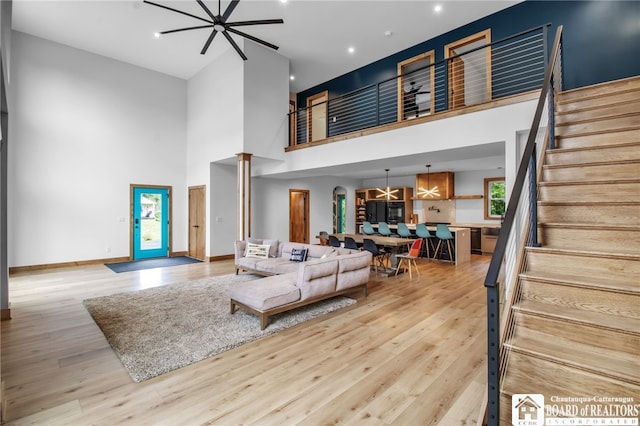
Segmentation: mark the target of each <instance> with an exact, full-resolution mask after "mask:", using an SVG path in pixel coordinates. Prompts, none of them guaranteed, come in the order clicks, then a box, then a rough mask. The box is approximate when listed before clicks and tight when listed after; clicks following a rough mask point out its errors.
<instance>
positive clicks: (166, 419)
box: [1, 255, 489, 425]
mask: <svg viewBox="0 0 640 426" xmlns="http://www.w3.org/2000/svg"><path fill="white" fill-rule="evenodd" d="M488 262H489V257H486V256H485V257H483V256H477V255H473V256H472V262H471V263H470V264H466V265H458V266H452V265H449V264H442V263H435V262H428V261H426V260H421V261H419V262H418V264H419V267H420V271H421V273H422V276H421V277H420V278H417V277H416V276H415V275H414V277H413V279H409V277H408V275H406V274H405V276H399V277H396V278H383V277H377V276H376V275H375V274H373V273H372V275H371V281H370V284H369V297H368V298H367V299H362V298H360V299H359V302H358V303H357V304H356V305H354V306H352V307H349V308H347V309H345V310H342V311H339V312H336V313H333V314H329V315H326V316H324V317H322V318H319V319H316V320H312V321H310V322H307V323H304V324H301V325H299V326H296V327H293V328H291V329H288V330H285V331H282V332H280V333H277V334H275V335H272V336H269V337H266V338H264V339H261V340H258V341H255V342H253V343H250V344H247V345H244V346H241V347H239V348H236V349H234V350H231V351H228V352H225V353H223V354H221V355H219V356H216V357H212V358H209V359H207V360H204V361H201V362H198V363H196V364H193V365H190V366H188V367H185V368H182V369H179V370H176V371H173V372H171V373H168V374H165V375H162V376H160V377H156V378H154V379H151V380H148V381H146V382H143V383H135V382H133V381H132V380H131V378H130V377H129V375H128V374H127V372H126V371H125V369H124V368H123V367H122V365H121V364H120V361H119V360H118V358H117V356H116V355H115V353H114V352H113V351H112V349H111V348H110V346H109V344H108V343H107V341H106V340H105V338H104V336H103V334H102V332H101V331H100V330H99V329H98V327H97V326H96V324H95V323H94V322H93V320H92V318H91V317H90V316H89V314H88V313H87V311H86V310H85V308H84V306H83V305H82V300H83V299H86V298H90V297H96V296H102V295H108V294H113V293H117V292H122V291H129V290H136V289H141V288H145V287H149V286H155V285H164V284H171V283H175V282H181V281H185V280H192V279H198V278H201V277H205V276H210V275H224V274H229V273H233V271H234V266H233V262H232V261H222V262H214V263H208V264H207V263H203V264H192V265H184V266H176V267H171V268H161V269H153V270H147V271H140V272H129V273H121V274H115V273H113V272H111V271H110V270H109V269H107V268H106V267H104V266H102V265H95V266H84V267H75V268H64V269H51V270H45V271H38V272H30V273H23V274H16V275H13V276H11V277H10V280H9V291H10V299H11V314H12V317H13V319H12V320H10V321H4V322H2V335H1V338H2V380H3V381H4V391H3V398H6V406H5V408H6V412H5V421H6V424H8V425H23V424H37V425H90V424H91V425H116V424H117V425H121V424H130V425H146V424H149V425H151V424H153V425H199V424H213V425H237V424H255V425H292V424H304V425H324V424H334V423H340V424H358V425H360V424H371V425H386V424H397V425H430V424H434V425H435V424H441V425H456V424H459V425H462V424H464V425H468V424H476V421H477V419H478V415H479V411H480V407H481V402H482V399H483V397H484V393H485V382H486V333H485V331H486V324H485V323H486V317H485V305H486V304H485V290H484V286H483V281H484V276H485V273H486V269H487V267H488ZM358 297H361V296H360V294H358Z"/></svg>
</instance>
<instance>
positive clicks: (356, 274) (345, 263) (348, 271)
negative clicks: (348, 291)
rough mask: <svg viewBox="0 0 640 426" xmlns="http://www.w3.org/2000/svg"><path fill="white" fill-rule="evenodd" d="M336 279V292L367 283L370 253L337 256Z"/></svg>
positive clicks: (369, 270) (369, 271)
mask: <svg viewBox="0 0 640 426" xmlns="http://www.w3.org/2000/svg"><path fill="white" fill-rule="evenodd" d="M337 259H338V277H337V282H336V290H338V291H339V290H344V289H345V288H350V287H355V286H358V285H361V284H365V283H367V282H369V274H370V273H371V269H370V265H371V253H370V252H368V251H362V252H360V253H354V254H348V255H342V256H338V258H337Z"/></svg>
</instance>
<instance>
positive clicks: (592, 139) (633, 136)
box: [556, 129, 640, 149]
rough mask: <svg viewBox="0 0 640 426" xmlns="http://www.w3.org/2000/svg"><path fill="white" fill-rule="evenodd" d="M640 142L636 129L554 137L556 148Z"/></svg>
mask: <svg viewBox="0 0 640 426" xmlns="http://www.w3.org/2000/svg"><path fill="white" fill-rule="evenodd" d="M628 143H640V135H639V134H638V129H633V130H623V131H619V132H611V133H603V134H599V133H597V134H594V135H583V136H574V137H570V136H569V137H563V138H558V137H557V138H556V146H557V147H558V148H565V149H568V148H586V147H593V146H605V145H616V144H628Z"/></svg>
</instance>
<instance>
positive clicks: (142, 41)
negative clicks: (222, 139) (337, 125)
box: [13, 0, 518, 92]
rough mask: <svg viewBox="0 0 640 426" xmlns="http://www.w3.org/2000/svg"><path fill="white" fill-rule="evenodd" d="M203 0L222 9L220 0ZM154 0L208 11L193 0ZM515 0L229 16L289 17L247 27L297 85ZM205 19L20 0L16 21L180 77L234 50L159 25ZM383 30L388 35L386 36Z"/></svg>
mask: <svg viewBox="0 0 640 426" xmlns="http://www.w3.org/2000/svg"><path fill="white" fill-rule="evenodd" d="M204 1H205V4H206V5H207V6H208V7H209V9H211V10H212V11H213V12H214V13H216V12H217V10H218V2H217V1H215V0H204ZM154 2H156V3H160V4H162V5H165V6H169V7H172V8H174V9H179V10H182V11H185V12H188V13H191V14H194V15H198V16H202V17H205V18H206V17H207V15H206V14H205V12H204V11H203V10H202V8H201V7H200V6H199V5H198V4H197V3H196V2H195V1H194V0H179V1H175V0H173V1H164V0H154ZM515 3H518V1H507V0H501V1H478V0H474V1H451V0H448V1H447V0H442V1H425V0H422V1H409V0H393V1H388V0H386V1H385V0H379V1H378V0H350V1H331V0H288V1H287V2H286V3H283V2H282V1H280V0H241V1H240V3H239V4H238V6H237V7H236V9H235V10H234V11H233V13H232V14H231V16H230V17H229V21H244V20H257V19H272V18H282V19H284V24H275V25H260V26H250V27H243V28H241V30H243V31H245V32H247V33H249V34H251V35H253V36H256V37H258V38H261V39H264V40H266V41H268V42H270V43H273V44H275V45H277V46H280V49H279V51H278V52H279V53H280V54H281V55H283V56H285V57H287V58H289V60H290V64H291V73H292V74H293V75H295V77H296V78H295V80H294V81H292V82H291V91H292V92H299V91H301V90H304V89H308V88H310V87H312V86H314V85H316V84H318V83H321V82H323V81H327V80H329V79H331V78H333V77H337V76H339V75H342V74H344V73H346V72H349V71H352V70H354V69H356V68H359V67H361V66H363V65H366V64H368V63H371V62H373V61H376V60H378V59H381V58H384V57H386V56H389V55H390V54H392V53H395V52H398V51H401V50H403V49H406V48H408V47H411V46H413V45H416V44H418V43H420V42H422V41H425V40H428V39H430V38H433V37H435V36H437V35H440V34H442V33H445V32H447V31H449V30H452V29H454V28H457V27H459V26H461V25H464V24H466V23H468V22H471V21H474V20H476V19H478V18H480V17H483V16H486V15H489V14H491V13H494V12H497V11H499V10H502V9H504V8H507V7H509V6H511V5H513V4H515ZM228 4H229V1H228V0H225V1H222V2H221V9H222V12H224V10H225V9H226V7H227V5H228ZM436 5H441V6H442V11H441V12H435V11H434V7H435V6H436ZM201 24H202V22H201V21H198V20H196V19H194V18H191V17H188V16H184V15H180V14H177V13H174V12H171V11H168V10H165V9H161V8H158V7H155V6H152V5H149V4H145V3H143V2H142V0H109V1H97V0H82V1H80V0H72V1H56V0H41V1H38V0H14V1H13V28H14V29H15V30H18V31H22V32H25V33H28V34H32V35H35V36H38V37H42V38H46V39H49V40H53V41H56V42H59V43H62V44H66V45H69V46H73V47H76V48H79V49H83V50H87V51H89V52H94V53H98V54H100V55H104V56H107V57H110V58H114V59H118V60H121V61H124V62H129V63H132V64H135V65H139V66H141V67H144V68H148V69H152V70H156V71H160V72H162V73H165V74H169V75H173V76H176V77H180V78H183V79H189V78H191V77H192V76H193V75H194V74H196V73H197V72H198V71H199V70H201V69H202V68H203V67H204V66H205V65H207V64H208V63H209V62H211V60H213V59H214V58H215V57H216V56H217V55H219V54H220V52H222V51H223V49H229V48H230V47H229V43H228V42H227V41H226V40H225V39H224V38H223V37H216V39H215V40H214V41H213V43H212V45H211V47H210V48H209V51H208V52H207V54H206V55H200V50H201V49H202V46H203V45H204V42H205V41H206V39H207V37H208V36H209V33H210V30H209V29H201V30H193V31H185V32H181V33H175V34H168V35H165V36H162V37H161V38H160V39H156V38H155V37H154V36H153V34H154V32H156V31H164V30H171V29H176V28H183V27H189V26H196V25H201ZM386 31H390V32H391V36H385V32H386ZM232 37H234V38H236V37H237V36H235V35H233V36H232ZM349 46H352V47H354V49H355V52H354V53H353V54H349V53H348V52H347V48H348V47H349ZM238 60H241V59H240V57H238ZM249 60H251V58H249Z"/></svg>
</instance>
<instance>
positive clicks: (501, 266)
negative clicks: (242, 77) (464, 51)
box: [484, 26, 562, 425]
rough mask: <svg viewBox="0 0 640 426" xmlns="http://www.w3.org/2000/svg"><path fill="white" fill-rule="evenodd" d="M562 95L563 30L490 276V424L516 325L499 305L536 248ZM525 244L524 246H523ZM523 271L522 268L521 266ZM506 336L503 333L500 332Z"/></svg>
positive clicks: (512, 294) (512, 293)
mask: <svg viewBox="0 0 640 426" xmlns="http://www.w3.org/2000/svg"><path fill="white" fill-rule="evenodd" d="M561 90H562V26H560V27H558V29H557V31H556V35H555V40H554V43H553V49H552V52H551V56H550V57H549V62H548V64H547V67H546V70H545V76H544V83H543V85H542V89H541V92H540V98H539V100H538V106H537V108H536V111H535V114H534V117H533V122H532V125H531V129H530V130H529V135H528V138H527V144H526V146H525V148H524V152H523V154H522V160H521V162H520V167H519V168H518V173H517V175H516V179H515V181H514V184H513V190H512V192H511V196H510V198H509V203H508V205H507V210H506V212H505V215H504V220H503V224H502V228H501V230H500V234H499V236H498V240H497V242H496V246H495V249H494V252H493V257H492V258H491V264H490V265H489V269H488V271H487V276H486V278H485V282H484V285H485V287H486V288H487V332H488V336H487V337H488V361H487V363H488V376H487V379H488V386H487V410H486V423H487V424H488V425H498V424H499V422H500V390H501V382H502V378H503V377H504V374H505V373H506V368H505V367H506V365H507V361H508V359H507V356H508V355H507V352H506V351H505V350H503V345H502V342H504V341H506V340H507V339H508V338H510V337H511V334H512V333H513V331H514V328H515V319H514V317H513V316H512V315H510V309H509V308H510V306H511V305H510V304H506V305H505V307H504V311H505V313H506V315H505V320H504V321H502V324H501V319H500V318H501V315H500V314H501V312H500V311H501V308H500V305H501V300H510V301H513V300H516V299H517V298H518V294H519V290H518V289H517V275H518V273H519V272H520V271H518V270H516V268H518V264H517V263H518V258H520V256H521V255H522V251H523V250H524V247H525V246H529V247H531V246H538V245H539V244H538V227H537V222H538V220H537V191H538V189H537V183H538V180H539V179H538V177H539V176H540V173H541V167H540V166H539V165H540V164H541V161H540V159H541V156H542V153H543V152H544V151H545V150H546V149H553V148H555V142H554V138H555V135H554V127H555V120H554V117H555V109H554V93H556V92H559V91H561ZM522 241H525V243H524V244H521V242H522ZM520 267H522V265H520ZM501 331H502V332H501Z"/></svg>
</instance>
